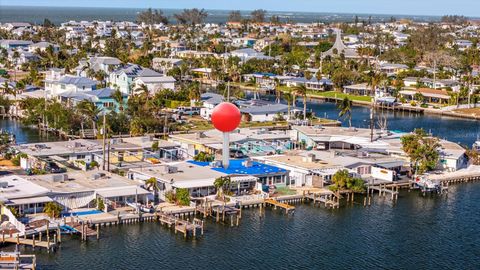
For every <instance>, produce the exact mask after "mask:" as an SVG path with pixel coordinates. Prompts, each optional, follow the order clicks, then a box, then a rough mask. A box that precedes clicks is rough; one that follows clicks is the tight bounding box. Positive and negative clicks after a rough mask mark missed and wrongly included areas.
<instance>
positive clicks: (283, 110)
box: [237, 99, 288, 122]
mask: <svg viewBox="0 0 480 270" xmlns="http://www.w3.org/2000/svg"><path fill="white" fill-rule="evenodd" d="M237 103H238V105H239V107H240V112H241V113H242V119H243V120H244V121H246V122H269V121H275V120H282V119H283V120H285V119H287V118H288V105H285V104H282V103H273V102H268V101H264V100H260V99H253V100H249V101H244V102H237Z"/></svg>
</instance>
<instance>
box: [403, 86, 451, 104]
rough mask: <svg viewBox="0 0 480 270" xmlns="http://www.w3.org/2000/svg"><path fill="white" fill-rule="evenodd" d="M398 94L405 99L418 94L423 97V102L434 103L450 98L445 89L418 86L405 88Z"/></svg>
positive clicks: (446, 100)
mask: <svg viewBox="0 0 480 270" xmlns="http://www.w3.org/2000/svg"><path fill="white" fill-rule="evenodd" d="M399 94H400V95H401V96H402V97H403V98H405V99H406V100H407V101H409V100H415V99H416V95H417V94H420V95H422V96H423V97H424V98H425V100H424V101H425V102H427V103H434V104H446V103H448V101H449V100H450V95H449V94H448V92H447V91H446V90H440V89H431V88H418V89H405V90H402V91H400V92H399Z"/></svg>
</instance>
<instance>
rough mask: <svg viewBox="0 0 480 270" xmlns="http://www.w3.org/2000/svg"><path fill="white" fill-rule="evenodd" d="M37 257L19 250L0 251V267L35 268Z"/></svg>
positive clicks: (26, 269)
mask: <svg viewBox="0 0 480 270" xmlns="http://www.w3.org/2000/svg"><path fill="white" fill-rule="evenodd" d="M36 267H37V259H36V256H35V255H24V254H20V252H18V251H15V252H0V269H15V270H18V269H23V270H35V269H36Z"/></svg>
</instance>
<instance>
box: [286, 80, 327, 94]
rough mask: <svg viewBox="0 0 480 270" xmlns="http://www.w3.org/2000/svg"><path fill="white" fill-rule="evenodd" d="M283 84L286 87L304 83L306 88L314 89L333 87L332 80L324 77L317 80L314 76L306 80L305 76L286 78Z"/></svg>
mask: <svg viewBox="0 0 480 270" xmlns="http://www.w3.org/2000/svg"><path fill="white" fill-rule="evenodd" d="M285 84H286V85H287V86H288V87H296V86H299V85H305V86H306V87H307V89H308V90H315V91H328V90H331V89H332V88H333V82H332V81H331V80H329V79H326V78H322V79H320V80H317V79H316V78H312V79H310V80H307V79H306V78H305V77H299V78H291V79H288V80H286V81H285Z"/></svg>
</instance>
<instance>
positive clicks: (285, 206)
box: [265, 199, 295, 214]
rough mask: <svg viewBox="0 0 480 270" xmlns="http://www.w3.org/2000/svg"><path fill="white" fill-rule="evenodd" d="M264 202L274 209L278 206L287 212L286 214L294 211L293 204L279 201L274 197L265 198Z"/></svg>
mask: <svg viewBox="0 0 480 270" xmlns="http://www.w3.org/2000/svg"><path fill="white" fill-rule="evenodd" d="M265 204H266V205H271V206H273V207H274V208H275V209H277V207H280V208H282V209H284V210H285V213H287V214H290V213H292V214H293V213H294V212H295V206H293V205H290V204H286V203H283V202H279V201H277V200H274V199H265Z"/></svg>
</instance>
